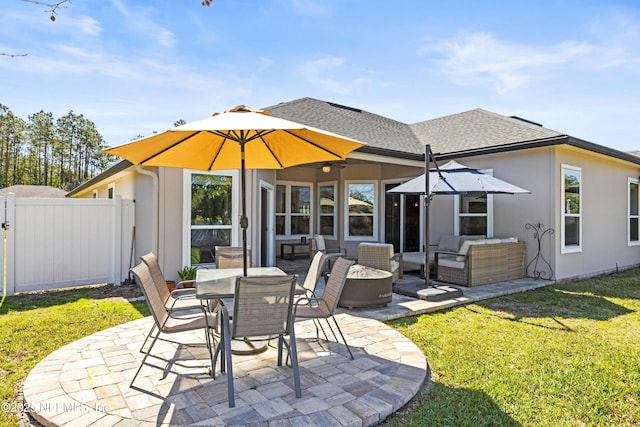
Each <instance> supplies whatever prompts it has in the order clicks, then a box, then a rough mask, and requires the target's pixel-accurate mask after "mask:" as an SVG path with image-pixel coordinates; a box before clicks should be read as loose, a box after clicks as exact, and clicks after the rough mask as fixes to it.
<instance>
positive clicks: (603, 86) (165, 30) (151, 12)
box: [0, 0, 640, 151]
mask: <svg viewBox="0 0 640 427" xmlns="http://www.w3.org/2000/svg"><path fill="white" fill-rule="evenodd" d="M66 6H67V7H66V8H65V9H61V10H60V11H59V13H58V15H57V19H56V21H55V22H51V21H50V20H49V17H48V14H47V13H45V9H46V7H44V6H41V5H36V4H32V3H27V2H24V1H20V0H3V1H2V13H0V28H2V30H0V34H1V35H2V36H1V37H0V52H2V53H6V54H21V53H27V54H28V55H27V56H26V57H7V56H0V103H2V104H4V105H6V106H8V107H9V108H11V110H12V111H13V112H14V113H15V114H17V115H18V116H20V117H22V118H24V119H27V116H28V115H30V114H33V113H35V112H38V111H40V110H44V111H51V112H52V113H53V114H54V115H55V116H56V117H60V116H62V115H64V114H66V113H67V112H69V111H70V110H73V111H74V112H75V113H82V114H84V115H85V117H87V118H88V119H90V120H92V121H93V122H95V124H96V127H97V129H98V131H99V132H100V133H101V134H102V135H103V137H104V138H105V141H106V142H107V144H108V145H119V144H121V143H124V142H126V141H128V140H130V139H131V138H133V137H135V136H136V135H149V134H151V133H152V132H153V131H163V130H166V129H169V128H171V127H172V126H173V123H174V122H175V121H176V120H178V119H185V120H187V121H192V120H199V119H202V118H205V117H206V116H208V115H210V114H211V113H213V112H215V111H224V110H227V109H229V108H232V107H234V106H235V105H238V104H245V105H249V106H251V107H254V108H261V107H267V106H270V105H273V104H277V103H280V102H286V101H291V100H294V99H297V98H301V97H307V96H308V97H314V98H318V99H322V100H326V101H331V102H336V103H340V104H344V105H348V106H352V107H356V108H361V109H364V110H367V111H370V112H372V113H376V114H381V115H383V116H387V117H390V118H393V119H396V120H399V121H402V122H405V123H415V122H419V121H423V120H428V119H433V118H437V117H442V116H445V115H448V114H454V113H458V112H463V111H468V110H471V109H474V108H483V109H485V110H489V111H493V112H496V113H499V114H503V115H507V116H511V115H516V116H520V117H524V118H527V119H529V120H532V121H535V122H538V123H542V124H543V125H544V126H546V127H548V128H550V129H553V130H556V131H559V132H563V133H567V134H569V135H572V136H575V137H578V138H582V139H585V140H587V141H590V142H594V143H597V144H602V145H605V146H608V147H612V148H616V149H619V150H623V151H628V150H635V149H639V150H640V139H639V137H640V79H639V77H640V3H637V2H635V1H614V0H612V1H590V0H566V1H547V0H539V1H535V2H532V1H518V0H513V1H510V2H503V1H481V0H475V1H456V0H444V1H436V0H393V1H389V0H387V1H375V0H262V1H259V0H214V1H213V3H212V5H211V7H202V6H201V5H200V0H180V1H175V0H165V1H161V0H72V3H70V4H67V5H66Z"/></svg>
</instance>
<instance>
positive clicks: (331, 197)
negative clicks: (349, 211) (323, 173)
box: [318, 183, 337, 238]
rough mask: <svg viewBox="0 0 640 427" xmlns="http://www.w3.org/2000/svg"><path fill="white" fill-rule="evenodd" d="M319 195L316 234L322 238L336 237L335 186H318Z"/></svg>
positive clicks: (328, 184) (327, 184) (332, 184)
mask: <svg viewBox="0 0 640 427" xmlns="http://www.w3.org/2000/svg"><path fill="white" fill-rule="evenodd" d="M318 193H319V194H320V202H319V206H320V212H319V217H320V218H319V223H318V233H319V234H322V235H323V236H330V237H333V238H336V237H337V232H336V185H335V183H321V184H320V185H319V186H318Z"/></svg>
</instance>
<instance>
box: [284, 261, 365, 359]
mask: <svg viewBox="0 0 640 427" xmlns="http://www.w3.org/2000/svg"><path fill="white" fill-rule="evenodd" d="M353 264H354V261H351V260H348V259H345V258H338V259H337V260H336V262H335V263H334V264H333V268H332V269H331V274H330V275H329V279H328V280H327V284H326V286H325V288H324V293H323V294H322V298H320V299H318V298H300V299H299V300H298V301H297V302H296V305H295V311H294V313H295V317H296V318H302V319H313V320H314V323H315V325H316V335H319V331H318V326H320V329H322V333H323V334H324V337H325V338H326V339H327V341H329V337H328V336H327V333H326V332H325V330H324V327H322V324H321V323H320V319H325V320H326V322H327V325H329V329H330V330H331V333H332V334H333V337H334V338H335V340H336V342H338V337H337V336H336V333H335V332H334V330H333V328H332V327H331V323H329V318H331V319H333V322H334V323H335V326H336V328H337V329H338V332H339V333H340V336H341V337H342V341H343V342H344V344H345V345H346V346H347V351H348V352H349V356H351V359H353V353H351V349H350V348H349V344H347V340H345V339H344V335H343V333H342V330H341V329H340V325H338V321H337V320H336V318H335V316H334V313H335V311H336V308H337V307H338V301H339V300H340V295H341V294H342V290H343V289H344V283H345V281H346V280H347V273H348V272H349V267H351V266H352V265H353Z"/></svg>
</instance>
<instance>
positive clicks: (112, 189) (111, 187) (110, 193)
mask: <svg viewBox="0 0 640 427" xmlns="http://www.w3.org/2000/svg"><path fill="white" fill-rule="evenodd" d="M115 191H116V185H115V184H114V183H113V182H112V183H111V184H109V185H108V186H107V198H108V199H113V194H114V193H115Z"/></svg>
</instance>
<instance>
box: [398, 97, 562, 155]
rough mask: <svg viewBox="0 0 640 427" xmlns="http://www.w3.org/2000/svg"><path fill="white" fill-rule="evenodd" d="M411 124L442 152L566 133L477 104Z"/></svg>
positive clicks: (435, 150) (502, 144)
mask: <svg viewBox="0 0 640 427" xmlns="http://www.w3.org/2000/svg"><path fill="white" fill-rule="evenodd" d="M410 127H411V129H412V130H413V132H414V133H415V135H416V137H417V138H418V139H419V140H420V141H423V142H424V143H425V144H426V143H427V142H428V143H429V144H431V149H432V151H433V152H434V153H443V154H446V153H452V152H458V151H468V150H474V149H482V148H489V147H499V146H505V145H511V144H517V143H522V142H529V141H538V140H544V139H549V138H557V137H562V136H566V135H564V134H562V133H560V132H556V131H554V130H551V129H547V128H545V127H543V126H541V125H537V124H534V123H531V122H527V121H525V120H522V119H517V118H512V117H506V116H502V115H500V114H496V113H492V112H489V111H485V110H482V109H480V108H478V109H475V110H471V111H466V112H463V113H458V114H452V115H450V116H445V117H440V118H437V119H433V120H427V121H424V122H419V123H415V124H413V125H411V126H410Z"/></svg>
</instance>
